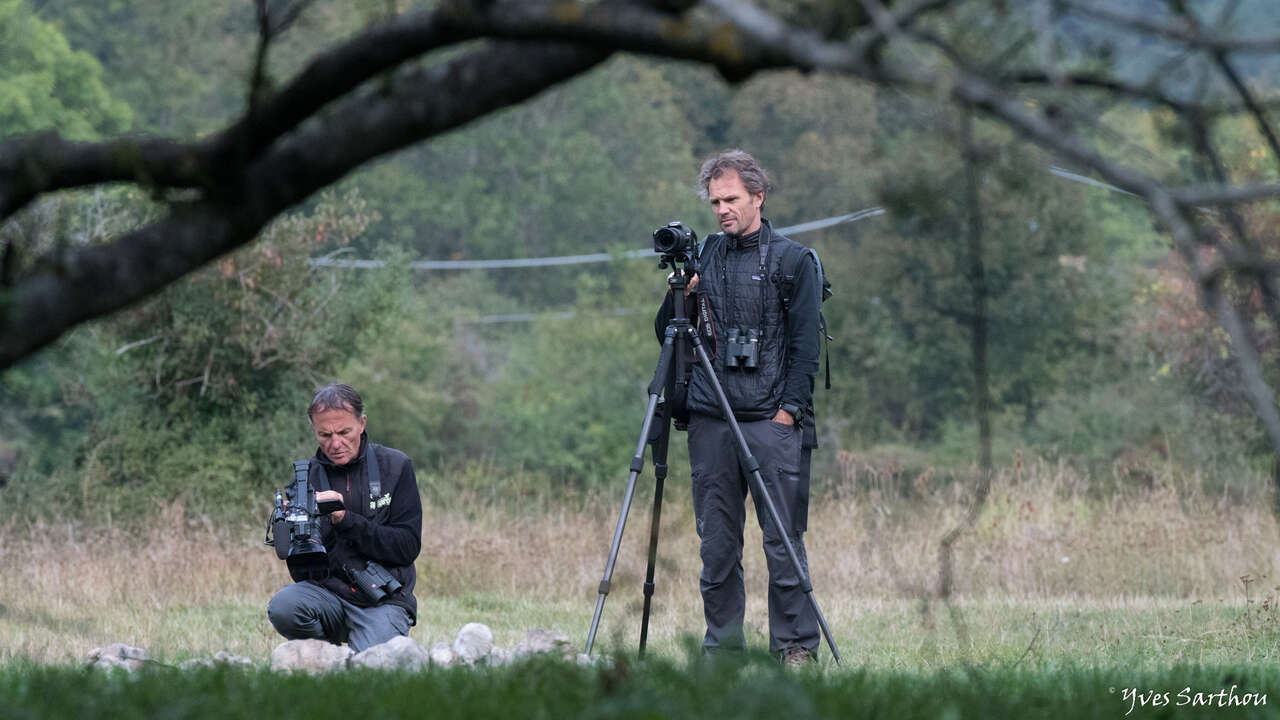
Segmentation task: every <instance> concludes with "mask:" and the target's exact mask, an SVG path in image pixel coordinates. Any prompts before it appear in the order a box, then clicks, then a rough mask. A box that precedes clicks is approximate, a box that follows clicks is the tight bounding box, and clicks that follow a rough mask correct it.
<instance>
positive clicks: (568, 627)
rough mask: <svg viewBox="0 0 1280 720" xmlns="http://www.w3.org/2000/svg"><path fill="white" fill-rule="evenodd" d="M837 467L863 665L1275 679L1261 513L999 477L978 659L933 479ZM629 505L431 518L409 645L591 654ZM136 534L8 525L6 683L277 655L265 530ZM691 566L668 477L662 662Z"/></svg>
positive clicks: (821, 581) (753, 554)
mask: <svg viewBox="0 0 1280 720" xmlns="http://www.w3.org/2000/svg"><path fill="white" fill-rule="evenodd" d="M840 466H841V468H842V469H843V473H844V477H843V478H842V480H841V481H839V482H832V483H828V486H829V487H831V488H832V490H830V491H829V492H828V493H827V495H826V496H825V497H823V498H818V499H815V501H814V503H813V506H812V508H811V513H810V533H809V535H808V537H807V543H808V550H809V556H810V560H811V563H812V566H813V572H814V587H815V591H816V594H817V597H818V599H819V601H820V602H821V603H822V606H823V609H824V611H825V613H826V615H827V618H828V620H829V621H830V623H831V625H832V627H833V629H834V631H835V633H836V636H837V638H838V640H839V641H840V642H841V644H842V650H843V651H844V652H845V654H846V656H847V657H850V658H853V659H854V661H855V662H860V663H870V664H875V665H881V666H888V667H899V666H901V667H920V666H929V665H932V664H935V663H946V662H950V661H953V660H955V659H958V658H970V659H977V660H1003V661H1008V662H1020V661H1022V660H1023V659H1024V658H1027V659H1028V661H1037V660H1052V659H1057V660H1064V659H1065V660H1076V661H1081V662H1084V661H1095V660H1097V661H1101V660H1106V659H1110V660H1111V661H1114V662H1133V657H1138V656H1140V657H1143V658H1146V659H1148V660H1151V661H1157V660H1162V659H1163V660H1174V659H1181V660H1189V661H1195V660H1203V659H1205V658H1210V659H1213V658H1220V657H1225V658H1229V659H1234V660H1243V659H1245V658H1246V657H1248V658H1250V659H1253V660H1262V659H1270V660H1275V659H1278V658H1280V649H1277V646H1280V631H1277V628H1280V621H1278V620H1277V618H1276V617H1275V616H1276V610H1275V606H1274V600H1275V591H1276V588H1275V587H1274V586H1275V585H1276V582H1275V580H1274V578H1275V577H1276V575H1275V569H1276V565H1277V562H1278V558H1277V552H1276V549H1275V546H1276V543H1275V540H1276V530H1277V528H1276V523H1275V520H1274V518H1273V517H1272V515H1271V514H1270V512H1269V511H1268V508H1267V505H1266V503H1265V502H1263V501H1262V500H1258V501H1256V502H1252V503H1243V504H1242V503H1240V502H1230V501H1227V500H1225V499H1219V498H1213V497H1206V496H1204V495H1203V494H1200V493H1198V492H1194V491H1179V490H1176V489H1175V487H1176V484H1175V483H1173V482H1172V481H1170V480H1169V479H1167V478H1160V477H1157V478H1156V479H1155V480H1154V482H1153V486H1152V487H1151V488H1149V489H1147V490H1143V491H1140V492H1139V491H1134V492H1128V493H1122V494H1116V495H1113V496H1111V497H1107V498H1104V499H1097V498H1093V497H1091V496H1090V493H1089V491H1088V490H1089V488H1088V481H1087V478H1083V477H1080V476H1078V475H1076V474H1074V473H1073V472H1072V471H1070V470H1069V469H1067V468H1065V467H1061V466H1054V465H1049V464H1046V463H1035V464H1033V465H1032V466H1030V467H1027V468H1024V467H1021V466H1020V465H1018V466H1015V467H1011V468H1006V469H1004V470H1002V471H1001V472H1000V474H999V475H998V476H997V477H996V478H995V481H994V484H993V489H992V494H991V498H990V502H989V505H988V507H987V508H986V510H985V512H984V513H983V514H982V515H981V517H980V519H979V521H978V523H977V525H976V527H974V528H973V529H972V530H970V531H969V532H968V533H967V534H966V535H965V536H964V537H963V539H962V540H961V541H960V543H959V544H958V546H957V550H956V568H957V581H956V591H957V593H958V597H959V600H960V607H962V608H963V609H964V616H963V617H964V618H965V619H966V625H967V626H968V628H969V631H970V637H971V638H972V645H971V646H961V645H959V644H958V643H957V641H956V640H955V636H954V634H953V633H951V632H950V630H949V627H950V625H949V624H948V620H947V618H948V617H949V616H948V615H947V614H946V613H945V612H941V608H940V607H939V606H938V604H937V603H936V602H931V601H928V598H929V597H930V593H931V592H932V589H933V588H934V587H935V586H936V583H937V568H938V539H939V538H940V537H941V536H942V535H943V534H944V533H945V532H946V531H947V530H948V529H950V528H951V527H952V526H954V524H955V523H957V522H959V521H960V519H961V517H962V516H963V513H964V510H965V508H966V502H967V500H966V491H965V489H964V488H963V487H959V486H955V485H952V486H943V487H939V488H935V483H934V482H933V479H932V478H930V477H928V474H927V473H926V475H925V476H922V477H903V476H902V475H901V473H900V472H894V468H893V467H891V466H889V467H885V466H881V465H878V464H877V463H876V462H871V461H868V460H865V459H861V458H858V457H855V456H852V455H847V454H845V455H842V456H841V465H840ZM642 485H645V483H642ZM647 491H648V486H647V485H645V487H644V488H642V490H641V492H639V493H638V494H637V497H636V499H635V503H634V505H633V510H632V513H631V517H630V522H629V523H628V528H627V532H626V536H625V538H624V542H623V552H622V554H621V557H620V559H619V562H618V569H617V571H616V573H615V576H614V586H613V587H614V590H613V592H612V593H611V595H610V596H609V599H608V601H607V603H606V607H605V613H604V622H603V624H602V628H601V634H600V642H601V644H602V645H609V644H611V643H612V644H617V645H618V646H619V647H633V646H634V643H635V640H636V636H637V632H638V626H639V615H640V605H641V599H642V598H641V592H640V587H641V583H642V580H643V574H644V567H645V553H646V551H647V543H648V535H649V532H648V522H649V521H648V515H649V508H650V505H651V502H652V499H651V496H648V495H646V492H647ZM620 500H621V498H620V497H602V498H599V499H597V500H596V501H595V502H590V503H586V504H585V506H584V507H585V509H582V510H570V509H561V510H555V511H550V512H544V513H541V514H538V515H521V514H513V513H510V512H506V511H503V510H501V509H498V508H495V507H492V506H491V505H485V504H480V503H470V504H469V503H458V504H457V505H456V507H459V508H463V509H461V510H453V511H445V510H443V509H440V508H435V507H431V506H427V507H426V508H425V517H424V523H423V525H424V532H423V535H424V543H423V549H422V554H421V557H420V559H419V561H418V567H419V584H418V591H417V595H418V598H419V602H420V606H421V619H420V623H419V627H418V628H416V629H415V630H414V637H415V639H417V640H418V641H419V642H421V643H425V644H429V643H431V642H435V641H437V640H441V639H447V638H449V637H451V636H452V634H453V633H454V632H456V630H457V628H458V627H460V626H461V625H462V624H463V623H465V622H469V621H472V620H478V621H482V622H486V623H487V624H489V625H490V626H492V627H493V628H494V631H495V635H496V636H497V641H498V643H499V644H503V645H508V646H509V645H511V644H513V643H514V642H515V641H516V640H518V639H519V637H520V636H522V635H523V633H524V632H525V631H527V630H528V629H530V628H532V627H539V626H541V627H554V628H556V629H558V630H561V631H563V632H565V633H566V634H568V635H570V637H571V638H573V640H574V641H575V642H578V643H581V642H583V641H584V640H585V635H586V629H587V625H588V623H589V622H590V619H591V612H592V609H593V607H594V604H595V600H596V586H597V584H598V582H599V580H600V576H601V573H602V569H603V567H604V560H605V555H606V553H607V551H608V546H609V540H610V537H611V536H612V533H613V528H614V523H615V521H616V519H617V515H616V513H617V511H618V507H619V505H620ZM150 527H151V529H150V530H148V531H146V532H145V533H143V534H138V533H125V532H122V531H120V530H112V529H102V528H89V527H85V526H83V525H79V524H74V523H72V524H65V525H27V524H21V523H19V522H17V521H15V520H13V519H12V518H11V519H10V520H9V522H8V524H7V525H5V526H4V527H3V528H0V573H2V574H3V577H4V578H5V582H4V583H3V584H0V663H3V662H9V661H12V660H14V659H17V658H30V659H33V660H37V661H41V662H70V661H74V660H76V659H78V658H82V657H84V656H85V655H86V654H87V652H88V651H89V650H90V649H92V648H94V647H97V646H101V645H103V644H106V643H109V642H113V641H123V642H128V643H130V644H134V645H139V646H142V647H147V648H149V649H150V650H151V651H152V653H153V655H156V656H158V657H161V658H163V659H166V660H175V661H176V660H181V659H183V658H185V657H190V656H198V655H202V654H203V655H208V654H211V653H212V652H214V651H216V650H220V649H226V650H230V651H232V652H236V653H239V654H244V655H248V656H250V657H255V658H265V657H266V656H267V655H268V654H269V652H270V649H271V648H272V647H274V645H275V644H276V643H277V642H278V641H279V638H278V637H276V636H275V634H274V632H273V631H272V630H271V629H270V626H269V625H268V624H267V622H266V618H265V611H264V608H265V606H266V602H267V599H268V598H269V597H270V596H271V594H272V593H273V592H274V591H275V590H276V589H277V588H279V587H280V586H281V585H282V584H283V583H285V582H287V580H288V577H287V573H286V572H285V569H284V566H283V563H281V562H279V561H278V560H277V559H276V558H275V555H274V553H273V552H272V551H271V550H270V549H269V548H265V547H263V546H262V544H261V533H262V531H261V529H259V528H257V527H253V526H246V527H236V528H229V527H214V526H213V525H212V524H211V523H209V522H208V521H207V520H204V519H201V518H192V517H187V516H186V515H185V514H184V512H183V508H182V506H181V505H179V504H174V505H171V506H168V507H164V508H160V510H159V511H158V512H157V514H156V518H155V521H154V522H153V523H152V524H151V526H150ZM759 546H760V533H759V530H758V528H756V527H755V523H754V521H750V520H749V521H748V539H747V549H746V552H745V554H744V565H745V567H746V572H747V583H748V617H747V622H748V629H749V637H750V638H752V640H753V642H759V643H761V644H764V642H766V640H765V637H766V635H765V633H766V631H767V627H766V613H765V606H764V587H765V583H766V577H765V568H764V561H763V556H762V554H761V553H760V551H759ZM697 563H698V560H697V538H696V535H695V533H694V529H693V520H692V511H691V509H690V507H689V500H688V491H687V489H686V488H685V485H684V483H683V482H682V481H681V480H680V479H679V478H674V477H673V478H671V479H669V481H668V492H667V498H666V502H665V504H664V512H663V528H662V536H661V543H660V549H659V567H658V573H657V586H658V591H657V594H656V596H655V598H654V605H655V609H654V616H653V622H652V628H651V632H650V642H651V644H652V646H653V647H654V648H655V649H656V650H658V651H660V652H676V648H677V647H678V646H679V643H680V641H681V636H682V635H683V634H687V633H697V632H699V631H700V626H701V604H700V600H699V598H698V592H697V574H698V565H697ZM1206 653H1207V655H1206Z"/></svg>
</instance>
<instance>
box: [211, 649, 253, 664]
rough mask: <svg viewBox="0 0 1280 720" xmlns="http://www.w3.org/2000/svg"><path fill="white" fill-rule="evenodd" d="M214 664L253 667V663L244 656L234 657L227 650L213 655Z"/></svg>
mask: <svg viewBox="0 0 1280 720" xmlns="http://www.w3.org/2000/svg"><path fill="white" fill-rule="evenodd" d="M213 662H214V663H215V664H217V665H230V666H232V667H252V666H253V661H252V660H250V659H249V658H247V657H245V656H243V655H234V654H232V653H229V652H227V651H226V650H219V651H218V652H216V653H214V654H213Z"/></svg>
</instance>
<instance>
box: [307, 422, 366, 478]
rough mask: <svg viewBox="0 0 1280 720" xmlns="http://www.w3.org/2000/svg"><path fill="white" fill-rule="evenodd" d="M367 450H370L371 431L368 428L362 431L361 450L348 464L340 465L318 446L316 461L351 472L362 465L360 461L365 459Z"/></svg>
mask: <svg viewBox="0 0 1280 720" xmlns="http://www.w3.org/2000/svg"><path fill="white" fill-rule="evenodd" d="M367 452H369V431H368V430H366V431H364V432H362V433H360V452H358V453H356V457H355V459H354V460H352V461H351V462H349V463H347V464H346V465H338V464H337V463H335V462H334V461H332V460H330V459H329V456H328V455H325V454H324V450H321V449H320V448H316V461H317V462H319V463H320V464H321V465H324V466H325V467H328V468H334V469H336V470H342V471H344V472H351V471H352V470H354V469H356V468H357V467H359V466H360V463H361V461H363V460H364V456H365V453H367Z"/></svg>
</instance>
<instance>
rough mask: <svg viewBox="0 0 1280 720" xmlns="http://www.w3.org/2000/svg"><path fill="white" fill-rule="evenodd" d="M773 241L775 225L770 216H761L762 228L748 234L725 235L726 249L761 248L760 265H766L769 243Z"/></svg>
mask: <svg viewBox="0 0 1280 720" xmlns="http://www.w3.org/2000/svg"><path fill="white" fill-rule="evenodd" d="M771 242H773V225H771V224H770V223H769V218H766V217H762V218H760V228H759V229H758V230H756V231H755V232H753V233H748V234H746V235H741V236H739V235H725V249H726V250H750V249H751V248H756V247H758V248H760V266H761V267H764V264H765V258H767V257H768V255H769V243H771Z"/></svg>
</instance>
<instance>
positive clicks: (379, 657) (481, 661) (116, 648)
mask: <svg viewBox="0 0 1280 720" xmlns="http://www.w3.org/2000/svg"><path fill="white" fill-rule="evenodd" d="M540 653H548V654H551V655H553V656H555V657H559V658H563V659H565V660H574V659H577V660H578V661H579V662H582V661H585V660H586V657H585V656H582V655H578V654H577V653H576V652H575V650H574V648H573V647H572V646H571V645H570V644H569V638H567V637H565V636H564V635H563V634H561V633H558V632H556V631H554V630H545V629H541V628H539V629H534V630H530V631H529V633H528V634H527V635H525V637H524V639H523V640H521V641H520V642H519V643H518V644H517V645H516V646H515V648H513V649H511V650H506V649H504V648H501V647H497V646H495V645H494V644H493V631H492V630H490V629H489V627H488V626H487V625H484V624H483V623H468V624H466V625H464V626H463V627H462V629H461V630H459V631H458V634H457V636H456V637H455V638H454V639H453V642H451V643H450V642H445V641H441V642H437V643H435V644H434V645H432V646H431V648H430V649H424V648H423V647H422V646H421V645H419V644H418V643H416V642H414V641H413V640H412V639H410V638H408V637H397V638H393V639H391V640H388V641H387V642H385V643H382V644H381V645H375V646H374V647H371V648H368V649H366V650H365V651H363V652H360V653H353V652H352V651H351V648H349V647H347V646H345V645H334V644H332V643H328V642H325V641H324V640H289V641H287V642H283V643H281V644H279V645H277V646H276V648H275V649H274V650H272V651H271V664H270V667H271V669H272V670H276V671H281V672H307V673H312V674H322V673H329V672H338V671H342V670H346V669H348V668H373V669H379V670H408V671H413V672H416V671H422V670H428V669H430V668H433V667H437V668H447V667H453V666H455V665H465V666H468V667H476V666H491V667H492V666H497V665H505V664H507V663H509V662H511V661H513V660H516V659H519V658H524V657H528V656H530V655H536V654H540ZM148 662H150V661H149V660H148V658H147V651H146V650H143V649H142V648H135V647H130V646H128V645H125V644H124V643H115V644H113V645H108V646H107V647H104V648H98V649H96V650H94V651H93V652H91V653H90V654H89V657H88V662H87V664H88V665H89V666H90V667H95V668H104V669H105V668H124V669H125V670H129V671H134V670H138V669H140V668H141V667H142V666H143V665H145V664H146V663H148ZM253 665H254V663H253V661H252V660H250V659H249V658H246V657H242V656H239V655H233V654H231V653H228V652H225V651H220V652H217V653H215V654H214V655H213V657H212V658H192V659H191V660H187V661H186V662H184V663H182V664H181V665H180V666H179V667H180V668H181V669H183V670H187V669H192V668H211V667H218V666H228V667H245V668H248V667H252V666H253Z"/></svg>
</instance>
